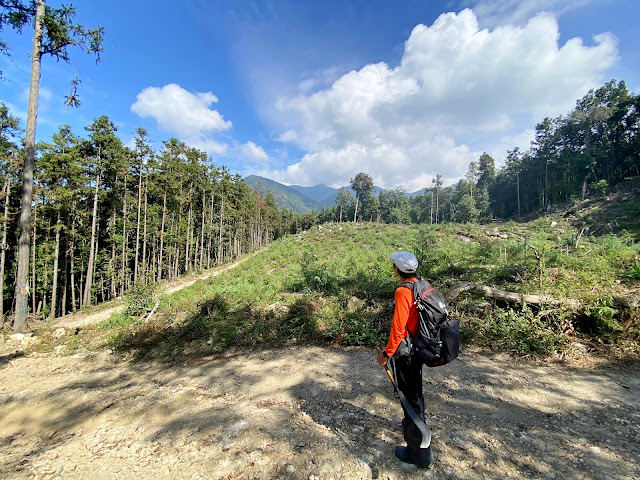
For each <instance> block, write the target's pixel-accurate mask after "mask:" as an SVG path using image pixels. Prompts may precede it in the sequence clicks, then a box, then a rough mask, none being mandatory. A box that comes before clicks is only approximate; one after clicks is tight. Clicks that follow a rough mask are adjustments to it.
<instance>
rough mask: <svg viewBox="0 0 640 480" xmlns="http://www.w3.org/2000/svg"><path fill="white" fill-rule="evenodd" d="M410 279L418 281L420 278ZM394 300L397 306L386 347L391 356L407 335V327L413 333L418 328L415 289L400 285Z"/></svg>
mask: <svg viewBox="0 0 640 480" xmlns="http://www.w3.org/2000/svg"><path fill="white" fill-rule="evenodd" d="M409 281H411V282H417V281H418V280H417V279H415V280H409ZM393 300H394V302H395V304H396V306H395V309H394V310H393V320H392V321H391V332H390V333H389V341H388V342H387V346H386V348H385V349H384V351H385V352H387V355H389V357H392V356H393V354H394V353H395V351H396V349H397V348H398V345H400V342H402V339H403V338H404V337H406V336H407V328H409V331H410V332H411V333H416V332H417V330H418V309H417V307H416V305H415V304H414V299H413V291H412V290H411V289H410V288H407V287H398V288H396V291H395V293H394V295H393Z"/></svg>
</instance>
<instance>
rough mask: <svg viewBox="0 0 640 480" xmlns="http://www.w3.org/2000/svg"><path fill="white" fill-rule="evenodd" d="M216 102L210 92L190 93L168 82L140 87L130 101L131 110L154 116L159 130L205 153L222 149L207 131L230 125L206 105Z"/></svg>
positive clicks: (217, 151) (218, 151)
mask: <svg viewBox="0 0 640 480" xmlns="http://www.w3.org/2000/svg"><path fill="white" fill-rule="evenodd" d="M217 102H218V98H217V97H216V96H215V95H214V94H213V93H211V92H196V93H192V92H188V91H187V90H185V89H184V88H182V87H181V86H180V85H177V84H175V83H171V84H169V85H165V86H164V87H162V88H157V87H147V88H145V89H144V90H142V91H141V92H140V93H139V94H138V95H137V97H136V102H135V103H134V104H133V105H131V111H133V112H134V113H136V114H138V115H139V116H140V117H142V118H146V117H152V118H154V119H155V120H156V122H157V123H158V128H160V129H161V130H162V131H164V132H167V133H170V134H172V135H176V136H177V137H179V138H180V139H181V140H183V141H185V142H187V143H188V144H189V145H191V146H193V147H196V148H201V149H203V150H205V151H207V152H209V153H223V152H224V151H225V150H226V147H225V145H224V144H221V143H219V142H217V141H215V140H214V139H212V138H211V135H212V134H214V133H215V132H219V131H224V130H228V129H230V128H231V125H232V123H231V122H230V121H226V120H224V118H223V116H222V115H221V114H220V112H218V111H217V110H214V109H211V108H210V107H211V104H213V103H217Z"/></svg>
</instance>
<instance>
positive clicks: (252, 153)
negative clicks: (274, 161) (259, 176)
mask: <svg viewBox="0 0 640 480" xmlns="http://www.w3.org/2000/svg"><path fill="white" fill-rule="evenodd" d="M240 151H241V153H242V155H243V156H244V157H245V158H246V159H248V160H250V161H253V162H264V161H267V160H268V159H269V156H268V155H267V154H266V152H265V151H264V149H263V148H262V147H261V146H259V145H256V144H255V143H253V142H251V141H249V142H247V143H245V144H244V145H242V146H241V147H240Z"/></svg>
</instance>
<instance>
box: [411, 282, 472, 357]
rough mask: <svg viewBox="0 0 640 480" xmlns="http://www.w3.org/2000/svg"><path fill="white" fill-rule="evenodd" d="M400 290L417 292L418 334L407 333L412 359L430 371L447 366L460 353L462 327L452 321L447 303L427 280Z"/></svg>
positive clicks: (412, 283) (415, 296) (413, 283)
mask: <svg viewBox="0 0 640 480" xmlns="http://www.w3.org/2000/svg"><path fill="white" fill-rule="evenodd" d="M400 287H407V288H409V289H410V290H412V291H413V296H414V299H415V304H416V306H417V308H418V330H417V331H416V333H415V334H412V333H411V332H409V329H407V333H408V339H409V341H410V344H411V347H410V349H411V352H412V355H415V356H417V357H418V358H420V359H421V360H422V362H423V363H424V364H425V365H426V366H428V367H437V366H439V365H446V364H447V363H449V362H450V361H451V360H453V359H454V358H456V357H457V356H458V352H459V350H460V324H459V322H458V321H457V320H451V319H450V318H449V309H448V308H447V301H446V300H445V298H444V297H443V296H442V294H441V293H440V292H438V290H436V289H435V288H433V287H432V286H431V285H429V282H427V281H426V280H425V279H424V278H420V279H419V281H418V282H404V283H402V284H401V285H400ZM398 288H399V287H398Z"/></svg>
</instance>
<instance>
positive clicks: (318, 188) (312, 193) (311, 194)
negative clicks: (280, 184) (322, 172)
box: [289, 184, 338, 202]
mask: <svg viewBox="0 0 640 480" xmlns="http://www.w3.org/2000/svg"><path fill="white" fill-rule="evenodd" d="M289 188H293V189H295V190H297V191H299V192H300V193H302V194H303V195H305V196H307V197H308V198H310V199H311V200H313V201H315V202H320V201H322V199H323V198H325V197H328V196H330V195H334V196H335V195H336V193H337V192H338V190H337V189H336V188H331V187H327V186H326V185H322V184H320V185H315V186H313V187H301V186H300V185H290V187H289Z"/></svg>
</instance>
